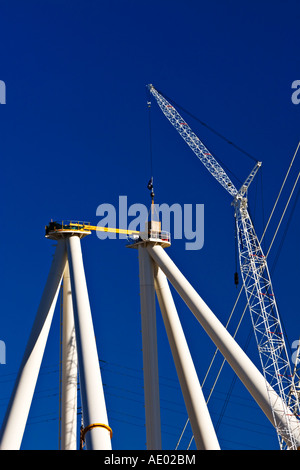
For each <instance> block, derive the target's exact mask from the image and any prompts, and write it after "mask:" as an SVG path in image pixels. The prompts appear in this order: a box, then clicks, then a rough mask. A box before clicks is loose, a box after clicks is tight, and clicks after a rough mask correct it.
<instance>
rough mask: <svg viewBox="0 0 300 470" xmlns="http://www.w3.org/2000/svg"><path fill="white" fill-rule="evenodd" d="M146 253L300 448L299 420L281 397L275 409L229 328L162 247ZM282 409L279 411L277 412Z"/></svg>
mask: <svg viewBox="0 0 300 470" xmlns="http://www.w3.org/2000/svg"><path fill="white" fill-rule="evenodd" d="M147 250H148V252H149V253H150V255H151V257H152V258H153V260H154V261H155V262H156V263H157V264H158V266H159V267H160V268H161V269H162V271H163V272H164V273H165V275H166V276H167V278H168V279H169V281H170V282H171V284H172V285H173V286H174V287H175V289H176V290H177V292H178V293H179V295H180V296H181V297H182V299H183V300H184V301H185V302H186V304H187V305H188V307H189V308H190V310H191V311H192V313H193V314H194V316H195V317H196V318H197V320H198V321H199V323H200V324H201V325H202V327H203V328H204V329H205V331H206V332H207V334H208V335H209V336H210V338H211V339H212V341H213V342H214V343H215V345H216V346H217V347H218V348H219V350H220V352H221V353H222V354H223V356H224V357H225V359H226V360H227V361H228V363H229V364H230V365H231V367H232V368H233V370H234V371H235V373H236V374H237V376H238V377H239V378H240V380H241V381H242V382H243V384H244V385H245V387H246V388H247V389H248V391H249V392H250V393H251V395H252V396H253V398H254V399H255V400H256V402H257V403H258V405H259V406H260V407H261V409H262V410H263V411H264V413H265V414H266V416H267V417H268V419H269V420H270V422H271V423H272V424H273V426H275V427H276V424H275V423H274V416H273V412H274V410H275V411H276V413H277V416H276V418H277V420H278V422H280V421H281V423H282V426H281V428H282V429H283V430H285V429H286V428H287V423H286V420H288V419H289V420H290V425H291V432H292V434H293V438H294V440H295V442H296V444H297V446H299V445H300V430H299V421H298V420H297V418H295V417H294V416H291V411H290V410H289V409H288V408H287V406H286V404H285V403H284V402H283V401H282V400H281V398H280V397H277V398H276V406H274V403H272V401H271V402H270V398H271V400H274V394H272V395H270V396H269V394H268V391H267V388H266V381H265V378H264V376H263V375H262V374H261V373H260V372H259V370H258V369H257V368H256V366H255V365H254V364H253V363H252V361H251V360H250V359H249V357H248V356H247V355H246V354H245V353H244V351H243V350H242V348H241V347H240V346H239V345H238V344H237V343H236V341H235V340H234V339H233V338H232V336H231V335H230V334H229V332H228V331H227V330H226V328H225V327H224V326H223V325H222V323H221V322H220V321H219V320H218V318H217V317H216V316H215V315H214V313H213V312H212V311H211V310H210V308H209V307H208V306H207V305H206V303H205V302H204V301H203V300H202V298H201V297H200V296H199V294H198V293H197V292H196V291H195V289H194V288H193V287H192V286H191V284H190V283H189V282H188V281H187V279H186V278H185V277H184V276H183V274H182V273H181V272H180V270H179V269H178V268H177V266H176V265H175V264H174V262H173V261H172V260H171V258H170V257H169V256H168V255H167V253H166V252H165V251H164V250H163V248H162V247H161V246H159V245H156V246H155V245H152V246H151V245H150V244H149V245H148V246H147ZM279 409H280V411H277V410H279ZM282 434H283V435H282V438H283V439H284V440H285V441H286V443H287V445H288V446H291V447H292V446H293V443H292V442H290V441H289V434H288V435H286V434H285V433H284V432H282Z"/></svg>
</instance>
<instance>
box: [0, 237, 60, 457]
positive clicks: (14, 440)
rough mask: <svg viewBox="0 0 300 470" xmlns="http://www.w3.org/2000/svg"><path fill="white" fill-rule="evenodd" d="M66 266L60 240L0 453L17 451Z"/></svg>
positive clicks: (11, 404) (4, 429)
mask: <svg viewBox="0 0 300 470" xmlns="http://www.w3.org/2000/svg"><path fill="white" fill-rule="evenodd" d="M65 264H66V250H65V242H64V240H61V241H58V243H57V248H56V251H55V255H54V258H53V262H52V266H51V269H50V272H49V275H48V279H47V282H46V286H45V289H44V292H43V295H42V298H41V301H40V305H39V308H38V311H37V314H36V318H35V321H34V324H33V327H32V330H31V334H30V337H29V340H28V343H27V347H26V350H25V353H24V356H23V360H22V363H21V366H20V369H19V373H18V376H17V380H16V383H15V387H14V390H13V393H12V396H11V399H10V402H9V405H8V409H7V412H6V416H5V418H4V421H3V425H2V429H1V438H0V449H1V450H5V449H7V450H18V449H20V446H21V442H22V438H23V434H24V430H25V426H26V422H27V418H28V413H29V410H30V405H31V402H32V397H33V394H34V390H35V386H36V382H37V378H38V374H39V370H40V366H41V362H42V359H43V354H44V350H45V346H46V342H47V338H48V334H49V330H50V326H51V322H52V318H53V313H54V310H55V305H56V301H57V296H58V293H59V289H60V284H61V280H62V276H63V272H64V269H65Z"/></svg>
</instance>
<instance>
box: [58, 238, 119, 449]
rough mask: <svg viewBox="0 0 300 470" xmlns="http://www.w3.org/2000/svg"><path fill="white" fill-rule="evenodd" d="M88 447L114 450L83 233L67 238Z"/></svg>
mask: <svg viewBox="0 0 300 470" xmlns="http://www.w3.org/2000/svg"><path fill="white" fill-rule="evenodd" d="M67 247H68V260H69V267H70V278H71V289H72V300H73V310H74V322H75V333H76V345H77V351H78V366H79V378H80V392H81V401H82V410H83V422H84V427H85V429H86V430H87V432H86V434H85V442H86V448H87V449H88V450H110V449H111V437H110V428H109V426H108V418H107V412H106V405H105V398H104V392H103V385H102V379H101V372H100V365H99V358H98V352H97V346H96V341H95V333H94V327H93V321H92V315H91V309H90V302H89V296H88V290H87V285H86V279H85V273H84V267H83V259H82V252H81V245H80V239H79V237H77V236H76V235H75V236H72V237H70V238H69V239H68V240H67Z"/></svg>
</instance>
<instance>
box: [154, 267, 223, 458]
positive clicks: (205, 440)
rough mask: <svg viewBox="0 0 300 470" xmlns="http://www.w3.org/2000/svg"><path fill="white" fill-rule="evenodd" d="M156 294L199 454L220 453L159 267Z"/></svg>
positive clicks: (168, 289) (166, 282) (181, 330)
mask: <svg viewBox="0 0 300 470" xmlns="http://www.w3.org/2000/svg"><path fill="white" fill-rule="evenodd" d="M154 271H155V290H156V294H157V298H158V301H159V306H160V310H161V313H162V317H163V320H164V324H165V328H166V332H167V335H168V340H169V344H170V347H171V351H172V355H173V359H174V363H175V367H176V371H177V375H178V379H179V382H180V387H181V390H182V394H183V398H184V401H185V406H186V409H187V412H188V416H189V420H190V423H191V427H192V431H193V435H194V439H195V443H196V446H197V449H198V450H219V449H220V446H219V443H218V439H217V436H216V433H215V429H214V427H213V424H212V421H211V417H210V414H209V411H208V409H207V405H206V401H205V398H204V395H203V392H202V388H201V385H200V383H199V380H198V376H197V373H196V369H195V367H194V363H193V360H192V357H191V354H190V351H189V348H188V345H187V342H186V339H185V335H184V332H183V329H182V326H181V323H180V320H179V317H178V314H177V310H176V307H175V304H174V301H173V297H172V294H171V291H170V287H169V284H168V281H167V278H166V276H165V274H164V273H163V272H162V270H161V269H160V268H159V267H158V266H156V267H155V268H154Z"/></svg>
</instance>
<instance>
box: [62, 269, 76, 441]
mask: <svg viewBox="0 0 300 470" xmlns="http://www.w3.org/2000/svg"><path fill="white" fill-rule="evenodd" d="M77 376H78V371H77V349H76V337H75V327H74V315H73V303H72V291H71V281H70V271H69V263H68V261H67V263H66V268H65V272H64V277H63V326H62V388H61V449H62V450H76V449H77Z"/></svg>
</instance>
